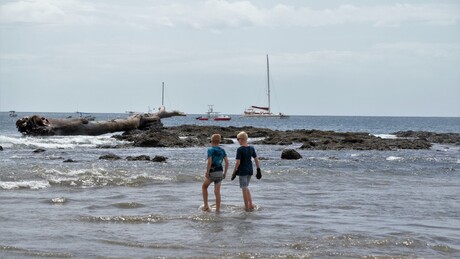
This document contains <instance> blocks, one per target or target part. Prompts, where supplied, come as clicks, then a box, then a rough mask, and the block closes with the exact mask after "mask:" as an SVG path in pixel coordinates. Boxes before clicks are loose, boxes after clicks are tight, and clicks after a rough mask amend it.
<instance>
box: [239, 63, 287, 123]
mask: <svg viewBox="0 0 460 259" xmlns="http://www.w3.org/2000/svg"><path fill="white" fill-rule="evenodd" d="M267 99H268V106H255V105H252V106H251V107H249V108H247V109H246V110H245V111H244V114H243V116H244V117H258V118H280V119H284V118H289V116H288V115H285V114H283V113H278V114H274V113H272V112H271V108H270V65H269V62H268V55H267Z"/></svg>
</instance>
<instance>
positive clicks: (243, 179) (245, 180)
mask: <svg viewBox="0 0 460 259" xmlns="http://www.w3.org/2000/svg"><path fill="white" fill-rule="evenodd" d="M251 176H252V175H240V176H239V178H240V188H241V189H244V188H248V186H249V182H250V181H251Z"/></svg>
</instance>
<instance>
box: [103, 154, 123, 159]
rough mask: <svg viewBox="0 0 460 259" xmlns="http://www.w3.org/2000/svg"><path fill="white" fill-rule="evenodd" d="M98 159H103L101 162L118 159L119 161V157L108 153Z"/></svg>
mask: <svg viewBox="0 0 460 259" xmlns="http://www.w3.org/2000/svg"><path fill="white" fill-rule="evenodd" d="M99 159H103V160H119V159H121V157H119V156H117V155H115V154H112V153H110V154H106V155H103V156H100V157H99Z"/></svg>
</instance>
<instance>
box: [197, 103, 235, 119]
mask: <svg viewBox="0 0 460 259" xmlns="http://www.w3.org/2000/svg"><path fill="white" fill-rule="evenodd" d="M213 106H214V105H211V104H210V105H208V107H209V108H208V112H206V115H205V116H200V117H197V118H196V119H197V120H200V121H207V120H215V121H229V120H231V119H232V118H231V117H230V116H228V115H220V112H215V111H214V109H213Z"/></svg>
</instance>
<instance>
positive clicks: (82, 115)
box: [68, 111, 96, 121]
mask: <svg viewBox="0 0 460 259" xmlns="http://www.w3.org/2000/svg"><path fill="white" fill-rule="evenodd" d="M75 113H77V114H78V115H79V117H80V119H85V120H88V121H93V120H95V119H96V117H95V116H93V115H92V114H91V113H88V112H79V111H76V112H75ZM68 118H69V117H68ZM70 118H71V116H70Z"/></svg>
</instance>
